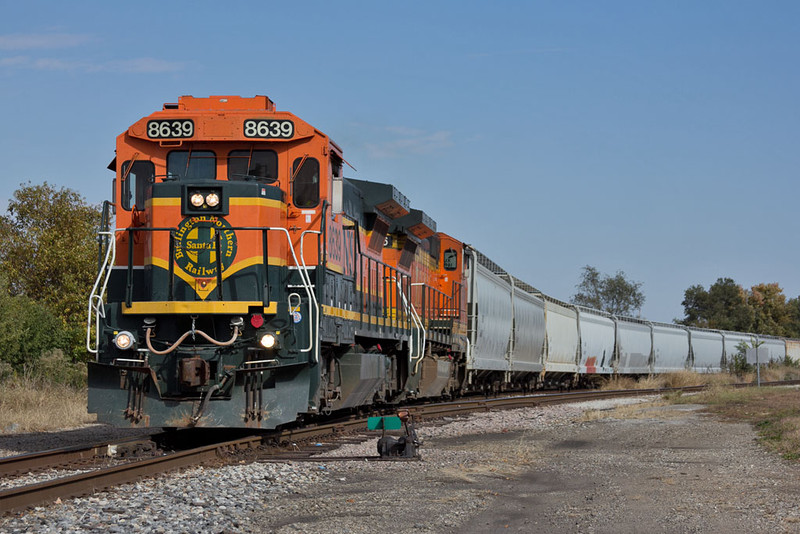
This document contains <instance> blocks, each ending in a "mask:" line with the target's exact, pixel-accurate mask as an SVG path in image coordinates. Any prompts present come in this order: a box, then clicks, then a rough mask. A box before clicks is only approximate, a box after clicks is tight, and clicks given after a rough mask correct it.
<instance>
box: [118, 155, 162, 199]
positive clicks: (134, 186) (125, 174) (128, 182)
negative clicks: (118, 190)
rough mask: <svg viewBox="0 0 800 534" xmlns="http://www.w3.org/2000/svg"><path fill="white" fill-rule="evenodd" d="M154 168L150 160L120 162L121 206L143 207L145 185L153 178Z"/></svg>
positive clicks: (150, 182)
mask: <svg viewBox="0 0 800 534" xmlns="http://www.w3.org/2000/svg"><path fill="white" fill-rule="evenodd" d="M155 175H156V169H155V166H154V165H153V162H152V161H134V162H133V163H132V164H131V162H130V161H126V162H125V163H123V164H122V208H123V209H126V210H129V211H130V210H132V209H133V208H134V207H135V208H136V209H137V210H143V209H144V202H145V195H146V194H147V187H148V186H149V185H150V184H152V183H153V181H154V180H155Z"/></svg>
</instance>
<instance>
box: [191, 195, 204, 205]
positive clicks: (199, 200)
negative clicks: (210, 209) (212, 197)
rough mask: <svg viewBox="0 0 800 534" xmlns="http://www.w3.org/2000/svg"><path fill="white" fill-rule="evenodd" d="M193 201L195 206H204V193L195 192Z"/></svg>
mask: <svg viewBox="0 0 800 534" xmlns="http://www.w3.org/2000/svg"><path fill="white" fill-rule="evenodd" d="M191 201H192V206H194V207H195V208H199V207H200V206H202V205H203V195H202V193H195V194H194V195H192V198H191Z"/></svg>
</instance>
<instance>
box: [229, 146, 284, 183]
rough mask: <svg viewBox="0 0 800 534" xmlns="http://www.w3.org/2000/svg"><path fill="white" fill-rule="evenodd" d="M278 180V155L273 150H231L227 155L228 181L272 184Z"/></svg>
mask: <svg viewBox="0 0 800 534" xmlns="http://www.w3.org/2000/svg"><path fill="white" fill-rule="evenodd" d="M277 179H278V154H276V153H275V151H274V150H232V151H231V152H230V154H228V180H257V181H259V182H267V183H269V182H274V181H275V180H277Z"/></svg>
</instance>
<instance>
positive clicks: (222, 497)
mask: <svg viewBox="0 0 800 534" xmlns="http://www.w3.org/2000/svg"><path fill="white" fill-rule="evenodd" d="M642 400H643V399H624V400H613V401H609V400H605V401H595V402H591V403H581V404H574V405H563V406H554V407H548V408H544V409H537V410H535V411H531V410H525V409H521V410H513V411H508V412H498V413H492V414H478V415H474V416H470V417H465V418H458V419H454V420H453V421H452V422H450V423H449V424H446V425H442V426H430V427H423V428H420V429H418V433H419V435H420V437H421V438H422V439H423V440H424V443H423V447H422V455H423V457H422V460H421V461H416V462H353V461H342V462H334V461H327V462H324V461H319V462H298V463H290V464H274V463H260V464H249V465H237V466H229V467H223V468H207V469H199V468H198V469H189V470H185V471H182V472H180V473H178V474H173V475H165V476H161V477H159V478H156V479H151V480H145V481H142V482H140V483H137V484H129V485H126V486H123V487H120V488H118V489H117V490H116V491H113V492H101V493H97V494H95V495H93V496H91V497H85V498H80V499H71V500H68V501H65V502H63V503H57V504H54V505H51V506H46V507H41V508H36V509H35V510H33V511H29V512H27V513H24V514H20V515H16V516H9V517H2V518H0V532H134V531H136V532H140V531H141V532H278V533H288V532H293V533H294V532H305V533H316V532H319V533H322V532H325V533H361V532H364V533H367V532H369V533H374V532H382V531H386V532H415V533H417V532H453V533H455V532H459V533H461V532H496V531H498V530H505V531H516V532H530V531H534V530H538V531H544V532H555V531H568V532H609V533H610V532H623V533H626V532H630V533H633V532H800V510H798V500H799V499H800V484H799V483H798V482H796V481H797V480H798V479H799V478H798V475H800V469H798V466H797V465H796V464H790V463H788V462H785V461H783V460H781V459H780V458H778V457H777V456H774V455H772V454H770V453H767V452H765V451H764V450H763V449H761V448H760V447H759V446H758V444H757V443H755V441H754V436H755V435H754V433H753V431H752V429H751V428H750V427H749V426H748V425H744V424H734V423H723V422H719V421H716V420H714V419H711V418H710V417H709V416H706V415H703V414H701V413H699V412H698V411H697V409H696V408H697V407H691V406H690V407H686V406H679V407H666V408H653V409H651V410H649V411H648V412H647V413H646V414H645V415H644V416H640V417H636V418H629V419H613V418H612V419H600V420H596V421H590V422H580V420H579V419H580V416H581V414H582V413H583V412H584V411H585V410H586V409H587V408H592V409H604V408H610V407H613V406H618V405H620V404H624V403H637V402H642ZM610 413H611V412H610ZM6 438H7V437H6V436H3V437H0V448H3V449H13V447H9V444H8V442H6V441H4V439H6ZM59 439H63V438H59ZM101 439H105V438H98V440H101ZM375 442H376V440H375V439H370V440H369V441H367V442H365V443H362V444H350V445H345V446H343V447H341V448H340V449H337V450H336V451H330V452H326V453H325V456H333V455H342V456H351V455H370V456H371V455H374V454H375ZM53 446H59V445H53Z"/></svg>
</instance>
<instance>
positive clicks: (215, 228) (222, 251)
mask: <svg viewBox="0 0 800 534" xmlns="http://www.w3.org/2000/svg"><path fill="white" fill-rule="evenodd" d="M217 239H219V246H217ZM235 257H236V233H235V232H234V231H233V230H231V225H230V224H228V221H226V220H225V219H221V218H219V217H215V216H210V215H198V216H196V217H187V218H186V219H184V220H183V221H181V223H180V224H179V225H178V229H177V230H176V232H175V263H176V264H177V265H178V267H180V268H181V269H183V270H184V271H185V272H187V273H189V274H191V275H192V276H194V277H199V278H204V277H212V276H216V275H217V262H218V260H219V263H220V264H221V265H222V270H223V271H225V269H227V268H228V267H230V265H231V264H232V263H233V259H234V258H235Z"/></svg>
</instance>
